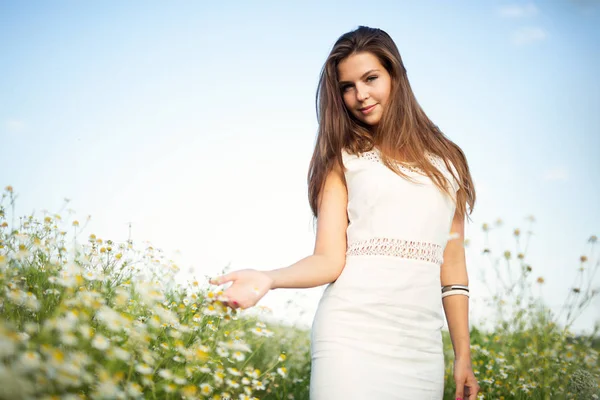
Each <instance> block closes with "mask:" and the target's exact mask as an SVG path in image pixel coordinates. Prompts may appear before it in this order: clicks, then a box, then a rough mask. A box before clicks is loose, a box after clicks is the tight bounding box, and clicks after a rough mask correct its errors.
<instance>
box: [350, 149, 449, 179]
mask: <svg viewBox="0 0 600 400" xmlns="http://www.w3.org/2000/svg"><path fill="white" fill-rule="evenodd" d="M358 158H361V159H364V160H369V161H373V162H376V163H379V164H383V160H382V159H381V154H380V153H379V150H377V149H375V148H373V150H369V151H365V152H363V153H359V154H358ZM427 159H428V160H429V161H430V162H431V163H432V164H433V166H435V167H436V168H437V169H439V170H441V171H443V170H444V169H445V168H446V164H444V160H442V159H441V158H439V157H436V156H433V155H431V154H429V153H427ZM396 165H397V166H398V168H399V169H400V170H401V171H402V172H404V173H416V174H421V175H424V174H425V172H424V171H423V170H422V169H421V168H418V167H411V166H408V165H403V164H401V163H396Z"/></svg>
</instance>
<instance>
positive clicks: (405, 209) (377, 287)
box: [310, 149, 458, 400]
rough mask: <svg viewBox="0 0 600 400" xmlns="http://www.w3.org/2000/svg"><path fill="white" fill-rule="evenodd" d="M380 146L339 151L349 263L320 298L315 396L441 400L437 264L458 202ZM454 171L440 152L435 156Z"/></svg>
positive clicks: (314, 337) (317, 399)
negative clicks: (397, 166)
mask: <svg viewBox="0 0 600 400" xmlns="http://www.w3.org/2000/svg"><path fill="white" fill-rule="evenodd" d="M379 154H380V153H379V151H378V150H377V149H374V150H372V151H370V152H365V153H361V154H360V155H359V156H356V155H351V154H349V153H347V152H345V151H344V152H343V160H344V166H345V167H346V168H347V171H346V173H345V177H346V184H347V188H348V209H347V211H348V219H349V225H348V229H347V241H348V247H347V253H346V265H345V267H344V269H343V271H342V273H341V275H340V276H339V278H338V279H337V280H336V281H335V282H333V283H331V284H329V285H328V286H327V287H326V288H325V291H324V293H323V296H322V298H321V300H320V302H319V306H318V309H317V312H316V314H315V318H314V321H313V326H312V333H311V355H312V370H311V381H310V399H311V400H342V399H351V400H354V399H356V400H362V399H366V400H371V399H373V400H375V399H376V400H392V399H394V400H400V399H411V400H415V399H418V400H429V399H435V400H440V399H442V397H443V390H444V355H443V349H442V337H441V328H442V327H443V322H444V320H443V309H442V300H441V284H440V265H441V263H442V257H443V252H444V248H445V247H446V243H447V241H448V239H449V234H450V228H451V224H452V218H453V216H454V211H455V204H454V202H453V201H452V199H450V198H449V197H448V196H447V195H446V194H444V193H442V192H441V191H440V190H439V189H438V188H437V187H436V186H435V185H434V184H433V182H432V181H431V180H430V179H429V178H427V177H426V176H424V175H423V174H422V173H420V171H418V170H416V169H409V168H405V167H403V168H402V169H403V171H404V172H408V173H409V175H410V176H411V177H415V178H416V179H417V180H418V183H412V182H410V181H408V180H406V179H404V178H402V177H401V176H399V175H397V174H395V173H394V172H393V171H391V170H390V169H389V168H387V167H386V166H385V165H384V164H383V162H382V161H381V158H380V155H379ZM431 159H432V160H434V161H435V164H434V165H436V166H437V167H438V168H439V169H440V171H442V173H444V174H445V175H446V176H448V177H450V182H451V183H452V187H451V190H450V192H451V193H452V194H453V195H454V196H455V194H456V190H457V188H458V186H457V184H456V182H455V181H454V180H453V179H452V177H451V175H450V173H449V172H448V170H447V169H446V167H445V165H444V164H443V161H441V160H440V159H437V158H433V157H432V158H431Z"/></svg>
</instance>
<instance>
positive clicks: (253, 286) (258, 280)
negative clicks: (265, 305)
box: [209, 269, 273, 309]
mask: <svg viewBox="0 0 600 400" xmlns="http://www.w3.org/2000/svg"><path fill="white" fill-rule="evenodd" d="M209 282H210V283H211V284H212V285H222V284H224V283H227V282H233V284H232V285H231V286H230V287H229V288H228V289H227V290H225V292H223V297H225V299H226V303H227V304H228V305H229V306H230V307H232V308H242V309H244V308H249V307H253V306H254V305H256V303H258V301H259V300H260V299H262V298H263V296H264V295H265V294H267V292H268V291H269V290H271V288H272V287H273V279H271V277H270V276H269V275H267V274H266V273H265V272H262V271H257V270H254V269H242V270H239V271H234V272H230V273H228V274H225V275H222V276H218V277H216V278H212V279H211V280H210V281H209Z"/></svg>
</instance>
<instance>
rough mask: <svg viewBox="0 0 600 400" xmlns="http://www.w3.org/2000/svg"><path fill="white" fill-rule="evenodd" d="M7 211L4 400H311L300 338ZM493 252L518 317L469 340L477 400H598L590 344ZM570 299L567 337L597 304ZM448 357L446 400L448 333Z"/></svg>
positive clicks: (136, 257) (502, 310) (138, 255)
mask: <svg viewBox="0 0 600 400" xmlns="http://www.w3.org/2000/svg"><path fill="white" fill-rule="evenodd" d="M14 204H15V195H14V192H13V189H12V188H11V187H7V188H6V189H5V190H4V192H3V194H2V199H1V202H0V283H1V289H2V290H1V291H0V399H7V400H9V399H10V400H19V399H87V398H90V399H138V398H144V399H215V400H216V399H236V400H237V399H240V400H246V399H308V383H309V377H310V356H309V354H310V353H309V350H310V342H309V332H308V331H307V330H304V329H299V328H297V327H292V326H286V325H284V324H267V323H266V322H265V320H264V319H263V318H261V314H262V313H266V312H268V311H267V310H261V309H260V307H257V309H255V310H252V311H253V312H248V311H250V310H248V311H236V310H233V309H231V308H229V307H226V306H225V305H224V303H222V302H221V301H220V293H219V292H215V291H211V290H210V288H209V287H208V286H207V283H206V282H196V281H194V282H189V284H188V285H185V286H182V285H178V284H174V283H172V282H173V281H174V279H173V277H174V276H175V274H177V272H178V268H177V266H176V265H174V263H173V262H172V261H169V260H167V259H165V257H164V255H163V254H162V252H161V251H160V250H159V249H156V248H154V247H152V246H142V248H140V247H139V246H136V245H135V244H134V243H133V242H124V243H115V242H112V241H110V240H105V239H102V238H99V237H96V236H95V235H93V234H85V236H84V234H83V232H84V230H85V229H84V228H85V226H82V225H85V224H80V223H79V222H78V221H67V220H64V219H63V218H62V217H61V216H60V215H59V214H50V213H45V214H44V215H42V216H40V217H39V218H38V217H35V216H25V217H19V216H16V215H14ZM484 230H485V229H484ZM516 236H519V235H516ZM596 241H597V239H596V238H595V237H591V238H590V254H589V255H586V256H585V260H584V259H583V256H582V259H581V260H580V262H581V265H582V266H583V267H582V268H583V270H582V271H581V272H582V273H588V271H595V270H597V269H598V261H597V259H595V258H594V250H595V248H596ZM488 252H489V253H490V257H491V258H490V260H491V261H492V263H493V265H494V268H497V269H498V273H499V274H501V273H502V271H501V270H502V268H503V267H502V265H504V264H507V262H512V263H516V265H517V267H515V268H513V271H515V270H516V271H520V272H517V274H516V276H513V277H512V278H511V279H514V282H512V281H511V280H510V279H508V278H507V279H506V281H505V282H506V283H507V286H506V287H503V288H501V289H500V290H498V294H497V295H498V299H501V298H502V296H503V292H502V290H510V291H511V292H510V293H511V294H512V296H511V298H515V299H517V300H518V304H517V305H515V304H512V305H511V304H506V302H503V301H498V302H495V303H494V305H490V306H491V307H495V311H498V313H499V315H501V316H502V318H500V317H498V320H497V323H496V324H495V328H494V330H493V331H490V332H488V331H483V330H478V329H476V328H473V330H472V332H471V335H472V343H473V348H472V349H473V351H472V356H473V364H474V369H475V371H476V374H477V376H478V379H479V383H480V385H481V387H482V394H481V395H480V398H482V399H483V398H485V399H563V398H564V399H598V398H599V397H598V395H599V393H600V390H599V383H600V359H599V357H598V354H599V353H598V349H599V340H598V336H597V335H591V336H589V337H575V336H574V335H573V334H572V333H570V331H569V329H568V326H565V324H559V323H557V320H556V317H555V316H554V315H553V314H552V313H551V312H549V311H548V310H547V309H546V308H545V307H544V305H543V304H542V303H540V302H539V301H538V300H536V299H535V298H531V296H530V293H529V292H528V291H527V290H528V289H527V288H529V287H530V285H536V284H538V285H539V284H543V281H542V282H540V280H539V279H537V280H536V281H534V282H533V283H531V284H530V283H528V282H530V281H531V279H532V276H531V269H529V270H528V268H527V264H526V263H525V257H524V256H523V257H520V256H517V257H511V256H510V255H508V256H507V254H506V253H503V254H502V255H501V256H500V259H501V261H500V263H496V261H497V260H496V261H495V259H494V258H493V257H492V256H491V254H492V253H491V251H488ZM515 254H520V253H515ZM595 257H596V258H597V256H595ZM594 262H596V264H594ZM501 264H502V265H501ZM507 265H508V264H507ZM594 268H595V270H594ZM577 289H578V290H579V291H578V292H575V291H573V295H572V296H570V297H569V298H568V299H567V304H566V305H565V313H567V318H566V321H567V324H568V323H570V322H569V321H571V322H572V321H573V320H574V318H576V316H577V313H578V312H579V311H580V310H581V309H584V308H585V307H586V306H587V305H589V304H590V302H591V299H593V298H594V296H596V294H597V293H598V292H597V289H596V288H594V287H593V286H591V285H590V286H582V287H578V288H577ZM515 294H516V296H515ZM444 346H445V351H446V354H447V362H446V365H447V384H446V398H448V399H450V398H453V394H454V387H453V378H452V369H451V366H452V349H451V346H450V340H449V337H448V335H447V334H445V335H444ZM349 384H351V382H350V383H349Z"/></svg>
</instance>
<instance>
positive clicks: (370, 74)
mask: <svg viewBox="0 0 600 400" xmlns="http://www.w3.org/2000/svg"><path fill="white" fill-rule="evenodd" d="M338 76H339V87H340V90H341V93H342V98H343V99H344V104H346V107H347V108H348V110H349V111H350V113H352V115H354V116H355V117H356V118H357V119H358V120H359V121H362V122H364V123H366V124H367V125H371V126H375V125H377V123H378V122H379V120H380V119H381V115H382V114H383V110H384V109H385V107H386V105H387V102H388V99H389V97H390V92H391V90H392V78H391V77H390V74H389V73H388V72H387V70H386V69H385V68H384V67H383V66H382V65H381V63H380V62H379V59H378V58H377V57H375V56H374V55H373V54H372V53H368V52H363V53H357V54H352V55H350V56H348V57H347V58H345V59H343V60H342V61H341V62H340V63H339V64H338Z"/></svg>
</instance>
